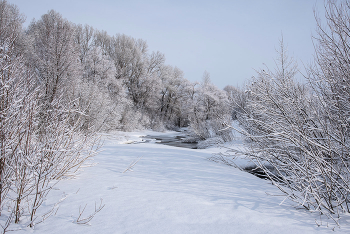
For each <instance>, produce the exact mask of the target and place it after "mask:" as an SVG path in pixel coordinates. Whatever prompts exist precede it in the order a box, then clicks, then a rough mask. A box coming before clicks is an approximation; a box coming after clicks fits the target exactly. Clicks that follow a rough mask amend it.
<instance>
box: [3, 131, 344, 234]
mask: <svg viewBox="0 0 350 234" xmlns="http://www.w3.org/2000/svg"><path fill="white" fill-rule="evenodd" d="M151 134H156V135H160V134H164V135H174V134H177V133H174V132H166V133H153V132H150V131H149V132H146V131H145V132H138V133H120V132H119V133H117V132H116V133H114V134H108V135H104V136H103V138H104V139H105V145H104V147H103V151H102V152H101V153H99V154H98V155H97V156H96V157H94V161H93V163H94V164H95V165H94V166H92V167H86V168H83V170H81V171H80V172H79V174H78V176H77V177H76V178H75V179H70V180H66V181H62V182H60V183H59V184H58V185H57V190H54V191H52V192H51V193H50V194H49V196H48V199H47V200H46V202H45V204H43V207H42V211H41V212H44V210H45V209H47V208H49V207H50V206H52V205H53V204H54V203H56V202H57V201H58V200H59V199H61V198H62V197H66V199H65V200H64V201H63V202H61V203H60V205H59V209H58V211H57V213H56V215H55V216H51V217H49V218H48V219H46V220H45V221H44V222H43V223H40V224H37V225H36V226H35V228H34V229H31V228H26V227H23V229H22V230H17V231H14V232H10V233H35V234H39V233H40V234H42V233H43V234H44V233H45V234H47V233H57V234H63V233H82V234H90V233H151V234H157V233H159V234H165V233H167V234H168V233H181V234H183V233H215V234H218V233H235V234H237V233H248V234H250V233H259V234H262V233H278V234H281V233H334V232H333V231H332V227H334V224H333V223H332V222H331V221H329V220H327V219H325V218H324V217H322V218H321V220H320V217H319V216H318V215H317V214H311V213H309V212H307V211H305V210H302V209H299V210H298V209H295V208H294V207H293V206H292V205H291V204H290V203H289V202H285V203H283V204H282V205H279V204H280V203H281V201H282V200H283V199H284V198H283V197H281V196H274V195H280V193H279V191H278V189H277V188H276V187H274V186H272V185H271V183H270V182H269V181H265V180H262V179H259V178H257V177H255V176H253V175H251V174H249V173H246V172H243V171H240V170H238V169H236V168H234V167H229V166H227V165H224V164H219V163H215V162H213V161H210V160H208V158H209V157H210V156H211V154H212V153H213V152H218V151H220V149H217V148H210V149H201V150H194V149H185V148H177V147H171V146H165V145H160V144H154V141H151V142H148V143H143V144H134V143H135V142H140V138H139V136H145V135H151ZM237 147H239V146H237ZM130 165H131V167H132V168H130ZM101 199H102V203H103V204H104V208H103V209H102V210H101V211H100V212H99V213H97V214H96V215H95V217H94V218H93V219H92V220H91V221H90V222H89V225H83V224H77V223H76V220H77V218H78V216H79V207H80V208H81V209H80V210H82V208H84V207H85V205H86V209H85V210H84V212H83V213H82V215H81V218H85V217H88V216H89V215H90V214H92V213H93V211H94V209H95V203H96V206H97V207H98V206H99V204H100V201H101ZM349 221H350V219H347V220H346V219H343V220H342V221H341V224H342V226H341V228H340V229H339V228H338V227H336V228H335V232H336V233H350V225H349V223H350V222H349ZM316 222H317V223H319V224H321V222H322V225H321V226H319V227H318V226H317V225H316ZM327 222H328V223H329V224H330V226H331V227H327ZM14 228H18V226H16V225H14V226H11V228H10V229H14Z"/></svg>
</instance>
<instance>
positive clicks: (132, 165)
mask: <svg viewBox="0 0 350 234" xmlns="http://www.w3.org/2000/svg"><path fill="white" fill-rule="evenodd" d="M142 157H143V156H140V157H138V158H137V159H136V160H134V161H133V162H132V163H130V165H129V166H128V167H127V168H126V169H125V170H124V171H123V173H125V172H127V171H132V169H133V168H134V166H135V165H136V163H138V161H140V159H141V158H142Z"/></svg>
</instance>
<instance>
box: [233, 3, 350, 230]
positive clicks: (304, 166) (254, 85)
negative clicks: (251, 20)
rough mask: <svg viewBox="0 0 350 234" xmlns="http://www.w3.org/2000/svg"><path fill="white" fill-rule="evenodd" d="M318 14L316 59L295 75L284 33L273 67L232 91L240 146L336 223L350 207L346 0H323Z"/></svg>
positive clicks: (290, 194)
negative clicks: (242, 143)
mask: <svg viewBox="0 0 350 234" xmlns="http://www.w3.org/2000/svg"><path fill="white" fill-rule="evenodd" d="M325 9H326V15H325V18H326V23H325V24H324V25H325V27H323V26H322V24H321V21H320V20H319V19H318V18H316V21H317V31H316V35H315V37H314V44H315V61H314V63H313V64H312V65H310V66H308V67H307V73H306V74H305V78H306V81H304V82H298V81H297V80H296V75H297V74H298V73H299V70H298V67H297V65H296V63H295V62H294V61H293V60H292V59H290V58H288V56H287V53H286V49H285V47H284V45H283V40H282V41H281V45H280V50H279V56H278V59H277V64H278V67H277V68H276V69H275V70H274V71H271V70H268V69H264V70H261V71H259V72H258V74H257V76H256V77H253V78H252V79H251V80H250V81H249V84H248V85H247V86H246V87H245V89H244V90H243V89H242V90H240V91H239V90H236V91H239V92H233V93H232V95H231V96H230V97H231V98H230V100H231V102H232V105H235V108H234V109H235V111H236V113H237V114H236V116H237V119H238V122H239V123H240V127H241V129H240V131H241V132H242V133H243V135H244V136H245V143H246V146H247V150H246V151H245V152H244V154H246V155H247V156H249V157H250V158H251V159H253V161H255V162H256V164H257V165H258V166H259V167H260V168H262V169H263V170H264V171H265V173H266V174H267V176H268V177H270V179H271V180H272V181H273V183H274V184H275V185H276V186H277V187H278V188H279V189H280V190H281V191H282V192H283V193H284V194H285V196H286V198H288V199H291V200H292V201H294V202H296V203H297V204H298V205H299V206H301V207H304V208H305V209H307V210H310V211H317V212H320V213H321V214H326V215H327V216H328V217H329V218H331V219H333V220H334V221H335V222H336V223H337V224H338V221H339V219H340V218H341V217H342V215H343V214H347V213H349V212H350V144H349V142H350V53H349V48H350V2H349V1H346V2H337V1H331V0H330V1H327V2H326V3H325Z"/></svg>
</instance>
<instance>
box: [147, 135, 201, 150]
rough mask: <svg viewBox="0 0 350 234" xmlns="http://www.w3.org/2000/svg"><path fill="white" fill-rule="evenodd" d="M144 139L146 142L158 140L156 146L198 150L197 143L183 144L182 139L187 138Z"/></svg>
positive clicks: (160, 137)
mask: <svg viewBox="0 0 350 234" xmlns="http://www.w3.org/2000/svg"><path fill="white" fill-rule="evenodd" d="M142 138H143V139H145V140H146V141H147V139H156V140H157V142H156V144H162V145H169V146H175V147H182V148H188V149H197V143H186V142H182V139H184V138H185V136H144V137H142Z"/></svg>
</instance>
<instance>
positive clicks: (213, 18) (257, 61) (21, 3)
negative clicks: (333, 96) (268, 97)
mask: <svg viewBox="0 0 350 234" xmlns="http://www.w3.org/2000/svg"><path fill="white" fill-rule="evenodd" d="M8 2H9V3H13V4H15V5H17V6H18V7H19V10H20V12H22V13H23V14H24V15H26V17H27V21H26V23H25V26H28V24H29V23H30V22H31V21H32V20H33V18H35V19H36V20H38V19H40V17H41V16H42V15H43V14H45V13H47V12H48V11H49V10H51V9H53V10H55V11H57V12H59V13H61V14H62V15H63V17H64V18H66V19H68V20H69V21H71V22H73V23H76V24H83V25H84V24H88V25H90V26H93V27H94V28H96V29H99V30H104V31H107V33H108V34H109V35H115V34H117V33H120V34H126V35H128V36H132V37H134V38H141V39H143V40H145V41H147V44H148V46H149V47H148V48H149V52H151V51H160V52H161V53H163V54H165V58H166V64H168V65H172V66H176V67H178V68H180V69H181V70H182V71H184V74H185V78H187V79H188V80H190V81H200V80H201V79H202V77H203V73H204V71H207V72H209V73H210V78H211V81H212V82H213V83H214V84H215V85H216V86H218V87H219V88H224V87H225V86H226V85H233V86H243V85H244V84H245V83H246V82H247V80H248V79H249V78H251V77H252V76H254V75H256V70H260V69H266V67H268V68H270V69H271V70H272V69H274V67H275V62H274V61H275V60H274V59H275V58H276V56H277V53H276V48H278V46H279V40H280V39H281V36H282V35H283V40H284V43H285V45H286V46H287V49H288V54H289V56H291V57H293V58H294V59H295V60H297V62H298V64H299V67H300V69H301V71H303V67H304V65H307V64H308V63H310V62H311V61H312V59H313V54H314V47H313V44H312V35H314V34H315V28H316V23H315V18H314V12H313V10H314V9H315V8H316V9H317V10H318V11H319V10H320V9H322V7H323V1H322V0H244V1H241V0H216V1H210V0H177V1H170V0H143V1H142V0H127V1H126V0H98V1H96V0H59V1H57V0H54V1H51V0H30V1H28V0H8ZM320 14H321V15H322V12H321V13H320Z"/></svg>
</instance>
